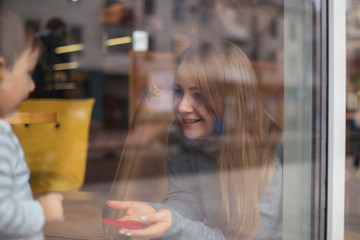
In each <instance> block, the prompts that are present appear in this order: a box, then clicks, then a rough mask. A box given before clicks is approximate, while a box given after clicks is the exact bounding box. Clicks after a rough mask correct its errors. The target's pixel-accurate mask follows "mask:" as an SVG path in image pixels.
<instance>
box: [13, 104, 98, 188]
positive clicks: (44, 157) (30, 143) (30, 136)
mask: <svg viewBox="0 0 360 240" xmlns="http://www.w3.org/2000/svg"><path fill="white" fill-rule="evenodd" d="M93 105H94V99H92V98H91V99H79V100H78V99H76V100H75V99H71V100H68V99H66V100H65V99H30V100H26V101H25V102H23V103H22V104H21V106H20V107H19V109H18V112H56V114H57V122H54V123H41V124H25V125H24V124H15V125H12V126H13V130H14V132H15V134H16V135H17V137H18V138H19V141H20V143H21V145H22V147H23V149H24V152H25V159H26V161H27V163H28V166H29V168H30V171H31V179H30V184H31V187H32V190H33V192H34V194H35V195H36V194H40V193H43V192H47V191H64V190H77V189H79V188H80V187H81V186H82V185H83V182H84V179H85V172H86V158H87V147H88V139H89V125H90V119H91V113H92V109H93Z"/></svg>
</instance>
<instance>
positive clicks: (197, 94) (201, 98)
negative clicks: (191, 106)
mask: <svg viewBox="0 0 360 240" xmlns="http://www.w3.org/2000/svg"><path fill="white" fill-rule="evenodd" d="M194 97H195V99H196V100H203V96H202V94H201V93H198V92H197V93H194Z"/></svg>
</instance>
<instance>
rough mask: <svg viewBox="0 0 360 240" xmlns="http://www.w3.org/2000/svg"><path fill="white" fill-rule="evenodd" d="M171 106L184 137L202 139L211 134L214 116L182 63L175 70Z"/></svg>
mask: <svg viewBox="0 0 360 240" xmlns="http://www.w3.org/2000/svg"><path fill="white" fill-rule="evenodd" d="M173 107H174V112H175V116H176V118H177V120H178V121H179V123H180V125H181V127H182V129H183V132H184V135H185V137H187V138H189V139H194V140H202V139H207V138H208V137H210V136H211V135H213V132H214V126H215V116H214V115H213V114H212V113H211V112H210V111H209V109H208V108H207V107H206V104H205V101H204V99H203V95H202V93H201V91H200V89H199V87H198V86H197V84H196V81H195V79H194V78H193V77H192V76H191V75H190V74H189V73H188V71H187V69H186V67H185V64H184V63H181V64H180V66H179V68H178V71H177V76H176V83H175V87H174V103H173Z"/></svg>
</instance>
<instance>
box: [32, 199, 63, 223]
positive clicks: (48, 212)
mask: <svg viewBox="0 0 360 240" xmlns="http://www.w3.org/2000/svg"><path fill="white" fill-rule="evenodd" d="M37 200H38V201H39V203H40V204H41V206H42V208H43V210H44V215H45V221H46V222H61V221H64V209H63V205H62V200H63V196H62V195H61V194H60V193H48V194H45V195H43V196H40V197H39V198H38V199H37Z"/></svg>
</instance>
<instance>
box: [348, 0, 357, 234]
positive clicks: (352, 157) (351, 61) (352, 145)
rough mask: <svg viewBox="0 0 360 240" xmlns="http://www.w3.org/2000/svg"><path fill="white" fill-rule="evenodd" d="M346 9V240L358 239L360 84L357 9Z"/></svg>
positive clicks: (350, 5)
mask: <svg viewBox="0 0 360 240" xmlns="http://www.w3.org/2000/svg"><path fill="white" fill-rule="evenodd" d="M346 6H347V9H346V58H347V64H346V69H347V72H346V74H347V76H346V94H347V95H346V170H345V239H357V238H360V232H359V228H358V226H359V221H360V211H359V207H360V203H359V196H360V195H359V193H360V188H359V181H360V178H359V177H360V174H359V173H360V172H359V150H360V147H359V146H360V145H359V119H358V118H359V117H358V116H359V93H360V92H359V86H360V85H359V83H360V77H359V76H360V72H359V64H360V55H359V54H360V52H359V51H360V47H359V46H358V42H359V39H360V34H359V26H360V25H359V23H360V21H359V20H360V11H359V10H360V5H359V2H358V1H352V0H349V1H347V4H346Z"/></svg>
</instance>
